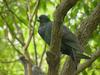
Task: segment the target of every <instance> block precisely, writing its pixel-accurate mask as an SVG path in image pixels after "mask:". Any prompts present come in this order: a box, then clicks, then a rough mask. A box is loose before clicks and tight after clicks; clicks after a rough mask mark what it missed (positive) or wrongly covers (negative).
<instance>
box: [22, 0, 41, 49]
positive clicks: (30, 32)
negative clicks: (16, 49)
mask: <svg viewBox="0 0 100 75" xmlns="http://www.w3.org/2000/svg"><path fill="white" fill-rule="evenodd" d="M39 3H40V0H38V1H37V5H36V7H35V10H34V13H33V15H35V13H36V11H38V7H39ZM29 18H30V16H29ZM32 19H33V16H32V17H31V19H29V25H30V26H31V22H32ZM31 29H32V28H30V31H29V38H28V41H27V43H26V45H25V46H24V50H25V51H26V50H27V48H28V46H29V44H30V41H31V39H32V36H33V33H34V31H33V29H32V30H31Z"/></svg>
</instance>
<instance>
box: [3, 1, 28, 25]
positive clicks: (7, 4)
mask: <svg viewBox="0 0 100 75" xmlns="http://www.w3.org/2000/svg"><path fill="white" fill-rule="evenodd" d="M3 2H4V3H5V5H6V7H7V9H8V10H9V12H11V13H12V14H13V15H14V16H15V17H16V18H17V19H18V20H19V21H20V22H22V23H23V24H25V25H26V23H25V22H24V21H23V20H22V19H20V17H18V16H17V15H16V14H15V13H14V12H13V11H12V10H11V9H10V8H9V5H8V3H7V1H6V0H3Z"/></svg>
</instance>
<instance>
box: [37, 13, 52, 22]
mask: <svg viewBox="0 0 100 75" xmlns="http://www.w3.org/2000/svg"><path fill="white" fill-rule="evenodd" d="M38 22H40V23H46V22H50V19H49V18H48V16H46V15H40V16H39V19H38Z"/></svg>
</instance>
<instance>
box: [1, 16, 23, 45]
mask: <svg viewBox="0 0 100 75" xmlns="http://www.w3.org/2000/svg"><path fill="white" fill-rule="evenodd" d="M0 16H1V18H2V20H3V22H4V24H6V26H7V27H8V28H9V26H10V25H9V24H8V22H7V21H6V19H5V18H4V16H2V15H0ZM9 30H10V28H9ZM10 33H11V35H12V36H14V37H15V38H16V39H17V40H18V42H19V43H20V44H21V45H22V46H24V43H23V42H22V41H21V40H20V39H19V38H18V37H17V36H16V34H15V33H14V32H12V31H11V30H10Z"/></svg>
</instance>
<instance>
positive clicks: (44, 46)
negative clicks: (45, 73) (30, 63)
mask: <svg viewBox="0 0 100 75" xmlns="http://www.w3.org/2000/svg"><path fill="white" fill-rule="evenodd" d="M45 52H46V43H45V46H44V50H43V53H42V56H41V60H40V63H39V68H41V65H42V61H43V57H44V54H45Z"/></svg>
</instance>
